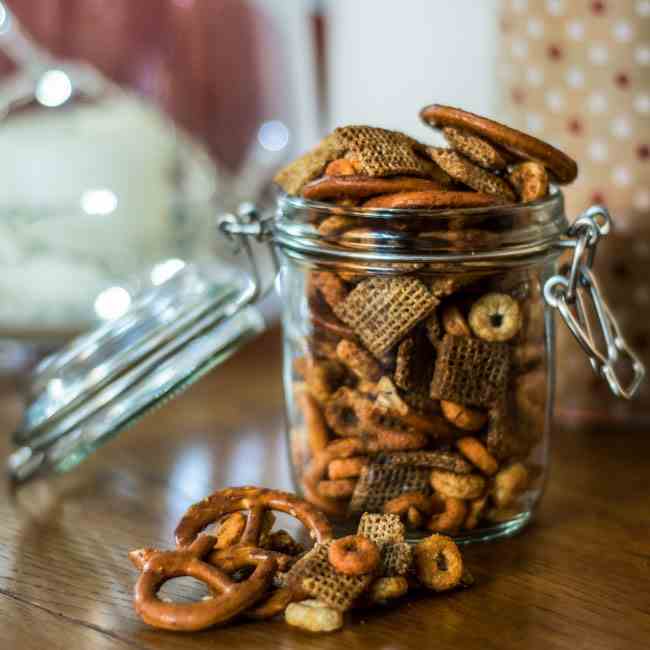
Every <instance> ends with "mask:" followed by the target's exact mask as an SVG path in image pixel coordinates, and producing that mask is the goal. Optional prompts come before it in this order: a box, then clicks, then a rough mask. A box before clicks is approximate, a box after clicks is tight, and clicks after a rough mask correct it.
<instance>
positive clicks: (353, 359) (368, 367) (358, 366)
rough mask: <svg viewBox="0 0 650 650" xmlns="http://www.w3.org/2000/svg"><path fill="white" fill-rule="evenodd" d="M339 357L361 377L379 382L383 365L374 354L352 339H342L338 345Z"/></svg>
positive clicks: (337, 352)
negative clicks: (381, 365)
mask: <svg viewBox="0 0 650 650" xmlns="http://www.w3.org/2000/svg"><path fill="white" fill-rule="evenodd" d="M336 354H337V356H338V358H339V359H340V360H341V361H342V362H343V363H344V364H345V365H346V366H347V367H348V368H349V369H350V370H351V371H352V372H353V373H354V374H355V375H356V376H357V377H358V378H359V379H362V380H366V381H371V382H377V381H379V379H380V377H381V374H382V372H381V367H380V366H379V364H378V363H377V362H376V361H375V359H374V358H373V356H372V355H371V354H369V353H368V352H366V351H365V350H364V349H363V348H361V347H360V346H358V345H357V344H356V343H353V342H352V341H347V340H345V339H342V340H341V341H340V342H339V344H338V345H337V347H336Z"/></svg>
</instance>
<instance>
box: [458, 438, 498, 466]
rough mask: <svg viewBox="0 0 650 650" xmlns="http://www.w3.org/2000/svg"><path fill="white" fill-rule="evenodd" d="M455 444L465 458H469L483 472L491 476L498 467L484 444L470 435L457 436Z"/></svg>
mask: <svg viewBox="0 0 650 650" xmlns="http://www.w3.org/2000/svg"><path fill="white" fill-rule="evenodd" d="M456 446H457V447H458V449H459V451H460V453H461V454H463V456H465V458H467V459H468V460H470V461H471V462H472V463H474V465H476V467H478V468H479V469H480V470H481V471H482V472H483V473H484V474H487V475H488V476H493V475H494V474H496V473H497V470H498V469H499V463H498V462H497V459H496V458H495V457H494V456H493V455H492V454H491V453H490V452H489V451H488V450H487V448H486V447H485V445H484V444H483V443H482V442H481V441H480V440H478V439H477V438H473V437H472V436H467V437H465V438H459V439H458V440H456Z"/></svg>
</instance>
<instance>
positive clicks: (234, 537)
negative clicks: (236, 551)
mask: <svg viewBox="0 0 650 650" xmlns="http://www.w3.org/2000/svg"><path fill="white" fill-rule="evenodd" d="M244 528H246V517H245V516H244V514H243V513H241V512H233V513H232V514H230V515H228V516H227V517H225V519H223V520H222V521H221V524H220V525H219V530H218V531H217V541H216V543H215V545H214V547H215V549H218V550H221V549H224V548H228V547H229V546H233V545H234V544H236V543H237V542H238V541H239V540H240V538H241V536H242V534H243V533H244Z"/></svg>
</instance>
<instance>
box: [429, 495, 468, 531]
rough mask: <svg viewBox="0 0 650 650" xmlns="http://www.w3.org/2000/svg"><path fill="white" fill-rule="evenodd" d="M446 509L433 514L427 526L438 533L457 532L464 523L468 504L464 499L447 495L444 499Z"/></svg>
mask: <svg viewBox="0 0 650 650" xmlns="http://www.w3.org/2000/svg"><path fill="white" fill-rule="evenodd" d="M442 505H443V507H444V510H443V511H442V512H439V513H436V514H434V515H432V516H431V517H430V519H429V521H428V522H427V528H428V529H429V530H431V531H434V532H436V533H455V532H456V531H458V529H459V528H460V527H461V526H462V525H463V522H464V521H465V516H466V515H467V505H466V503H465V501H464V500H463V499H456V498H454V497H447V498H446V499H443V500H442Z"/></svg>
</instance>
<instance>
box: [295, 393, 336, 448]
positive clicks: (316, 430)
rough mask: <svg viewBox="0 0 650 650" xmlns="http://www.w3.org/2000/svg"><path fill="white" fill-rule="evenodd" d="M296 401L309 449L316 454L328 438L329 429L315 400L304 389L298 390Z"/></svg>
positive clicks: (323, 446)
mask: <svg viewBox="0 0 650 650" xmlns="http://www.w3.org/2000/svg"><path fill="white" fill-rule="evenodd" d="M296 401H297V402H298V405H299V407H300V410H301V411H302V417H303V419H304V421H305V428H306V429H307V440H308V444H309V449H310V451H311V453H312V455H313V454H317V453H318V452H319V451H320V450H321V449H324V448H325V446H326V445H327V441H328V440H329V437H330V436H329V431H328V429H327V424H326V422H325V419H324V418H323V414H322V412H321V410H320V407H319V406H318V404H317V402H316V400H315V399H314V397H313V396H312V395H310V394H309V393H307V392H306V391H300V392H299V393H298V395H296Z"/></svg>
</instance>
